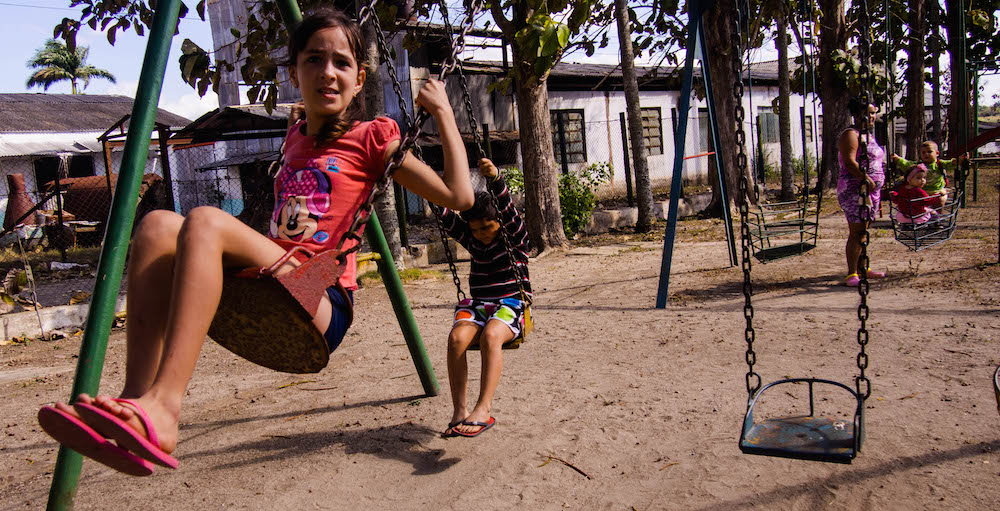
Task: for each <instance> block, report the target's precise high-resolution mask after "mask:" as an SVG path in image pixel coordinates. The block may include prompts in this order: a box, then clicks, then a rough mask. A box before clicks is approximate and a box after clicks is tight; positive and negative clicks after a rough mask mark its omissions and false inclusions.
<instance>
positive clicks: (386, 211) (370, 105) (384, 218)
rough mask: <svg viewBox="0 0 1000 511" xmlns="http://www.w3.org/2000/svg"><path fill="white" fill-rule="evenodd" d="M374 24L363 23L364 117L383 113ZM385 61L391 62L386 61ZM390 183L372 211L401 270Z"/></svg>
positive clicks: (397, 266)
mask: <svg viewBox="0 0 1000 511" xmlns="http://www.w3.org/2000/svg"><path fill="white" fill-rule="evenodd" d="M373 30H374V28H373V27H372V25H371V24H369V23H366V24H365V28H364V31H365V40H366V41H368V69H370V70H372V72H370V73H368V75H367V79H366V81H365V88H364V95H365V118H367V119H372V118H374V117H375V116H377V115H382V114H384V113H385V97H384V96H383V95H382V89H383V83H382V82H383V81H382V67H381V66H379V55H378V44H377V43H376V39H375V34H374V32H373ZM387 65H392V63H391V62H390V63H388V64H387ZM403 129H406V127H405V126H404V127H403ZM394 188H395V187H394V186H393V185H392V183H390V184H389V186H388V187H387V188H386V190H385V192H384V193H381V194H379V195H378V197H376V198H375V213H376V214H378V219H379V223H381V224H382V232H383V233H384V234H385V241H386V243H388V245H389V252H391V253H392V259H393V261H394V262H395V263H396V269H398V270H403V269H405V268H406V263H405V262H404V261H403V244H402V242H401V241H400V239H399V218H398V217H397V216H396V197H395V192H394Z"/></svg>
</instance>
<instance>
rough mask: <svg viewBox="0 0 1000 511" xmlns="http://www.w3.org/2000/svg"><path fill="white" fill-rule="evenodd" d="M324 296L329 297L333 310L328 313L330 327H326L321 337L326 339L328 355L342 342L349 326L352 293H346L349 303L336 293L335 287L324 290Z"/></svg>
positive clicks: (338, 292)
mask: <svg viewBox="0 0 1000 511" xmlns="http://www.w3.org/2000/svg"><path fill="white" fill-rule="evenodd" d="M326 295H327V296H329V297H330V305H332V306H333V310H332V311H330V325H329V326H328V327H326V332H324V333H323V337H325V338H326V345H327V346H329V347H330V353H333V350H335V349H337V347H338V346H340V342H341V341H343V340H344V335H346V334H347V327H349V326H350V325H351V323H350V322H351V306H352V305H351V304H353V303H354V292H353V291H348V292H347V297H348V299H350V303H348V302H347V301H345V300H344V295H342V294H340V291H337V287H336V286H330V287H328V288H326Z"/></svg>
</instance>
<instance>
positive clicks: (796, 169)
mask: <svg viewBox="0 0 1000 511" xmlns="http://www.w3.org/2000/svg"><path fill="white" fill-rule="evenodd" d="M807 168H808V170H809V174H810V175H813V177H815V171H816V159H815V158H813V155H812V154H811V153H810V152H809V150H806V156H805V158H799V157H792V173H793V174H794V175H796V176H804V175H806V170H807Z"/></svg>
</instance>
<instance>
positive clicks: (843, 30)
mask: <svg viewBox="0 0 1000 511" xmlns="http://www.w3.org/2000/svg"><path fill="white" fill-rule="evenodd" d="M819 3H820V10H821V11H823V13H824V14H823V17H822V18H821V19H820V31H819V68H820V69H819V71H820V73H819V74H820V76H822V77H823V84H822V87H821V88H820V101H821V102H822V103H823V157H822V161H821V163H822V168H821V173H822V174H821V177H822V178H823V180H824V181H823V182H824V183H825V187H826V188H827V189H829V188H831V187H833V186H835V185H836V183H837V177H838V176H839V174H840V169H839V166H838V163H837V162H838V158H837V156H838V148H837V140H838V139H839V138H840V133H841V132H842V131H844V130H845V129H847V128H848V127H849V126H850V125H851V114H850V111H849V109H848V103H849V102H850V99H851V98H850V95H849V94H848V92H847V86H846V85H845V84H844V82H843V81H842V80H840V79H837V78H834V77H835V76H837V72H836V71H835V70H834V68H833V60H832V59H831V56H832V55H833V53H834V52H835V51H837V50H846V49H847V39H848V37H849V35H850V34H848V33H847V26H846V23H845V21H844V0H820V2H819Z"/></svg>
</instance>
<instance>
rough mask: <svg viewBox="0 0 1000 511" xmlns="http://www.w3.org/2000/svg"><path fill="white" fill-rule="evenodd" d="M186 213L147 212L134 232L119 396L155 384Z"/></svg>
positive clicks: (140, 392) (136, 393) (132, 394)
mask: <svg viewBox="0 0 1000 511" xmlns="http://www.w3.org/2000/svg"><path fill="white" fill-rule="evenodd" d="M183 223H184V217H183V216H181V215H178V214H177V213H174V212H173V211H165V210H156V211H152V212H150V213H149V214H148V215H146V216H145V218H143V220H142V223H140V224H139V228H138V229H136V232H135V236H134V237H133V238H132V253H131V255H130V257H129V265H128V283H127V295H126V297H127V298H126V300H127V309H128V321H127V322H126V324H125V332H126V334H125V335H126V343H127V349H126V357H125V387H124V388H123V389H122V393H121V397H127V398H133V397H139V396H141V395H143V394H145V393H146V391H147V390H149V387H151V386H152V385H153V378H155V377H156V372H157V370H158V369H159V367H160V357H161V355H162V354H163V337H164V333H165V332H166V330H167V315H166V314H164V313H163V312H164V311H166V310H168V309H169V308H170V296H171V289H172V288H173V280H174V258H175V256H176V255H177V237H178V235H179V234H180V230H181V225H182V224H183Z"/></svg>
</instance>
